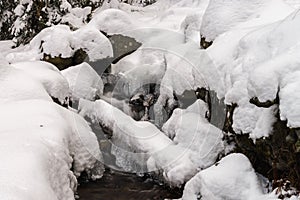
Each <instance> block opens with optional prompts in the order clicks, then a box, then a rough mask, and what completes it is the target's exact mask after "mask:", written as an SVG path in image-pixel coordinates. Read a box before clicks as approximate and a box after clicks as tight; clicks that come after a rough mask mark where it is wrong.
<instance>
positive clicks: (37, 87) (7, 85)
mask: <svg viewBox="0 0 300 200" xmlns="http://www.w3.org/2000/svg"><path fill="white" fill-rule="evenodd" d="M0 91H1V92H0V103H3V102H11V101H21V100H28V99H43V100H46V101H52V100H51V98H50V96H49V94H48V93H47V91H46V90H45V88H44V86H43V85H42V84H41V83H40V82H39V81H38V80H35V79H33V78H32V77H31V76H30V75H27V74H26V73H25V72H24V71H23V70H20V69H16V68H14V67H11V66H9V65H2V66H1V67H0Z"/></svg>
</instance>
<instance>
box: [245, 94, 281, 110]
mask: <svg viewBox="0 0 300 200" xmlns="http://www.w3.org/2000/svg"><path fill="white" fill-rule="evenodd" d="M249 102H250V103H252V104H254V105H256V106H257V107H263V108H269V107H271V106H273V105H275V104H278V103H279V97H278V96H277V98H276V99H274V100H273V101H270V100H268V101H266V102H261V101H259V100H258V98H257V97H253V98H251V99H250V101H249Z"/></svg>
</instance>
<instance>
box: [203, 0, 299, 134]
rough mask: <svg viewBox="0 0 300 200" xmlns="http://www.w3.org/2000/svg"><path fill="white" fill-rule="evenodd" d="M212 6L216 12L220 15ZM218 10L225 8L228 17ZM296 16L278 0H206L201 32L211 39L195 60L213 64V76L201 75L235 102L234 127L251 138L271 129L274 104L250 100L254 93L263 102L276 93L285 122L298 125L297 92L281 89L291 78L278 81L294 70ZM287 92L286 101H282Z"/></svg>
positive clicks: (226, 101) (220, 93) (269, 132)
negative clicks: (258, 105) (254, 102)
mask: <svg viewBox="0 0 300 200" xmlns="http://www.w3.org/2000/svg"><path fill="white" fill-rule="evenodd" d="M248 4H251V6H247V5H248ZM253 6H254V7H253ZM241 8H243V9H241ZM245 8H246V11H245V12H244V10H245ZM215 9H217V10H215ZM248 9H249V10H248ZM238 10H243V12H242V13H241V12H240V11H238ZM217 11H218V12H217ZM212 12H217V13H220V15H219V14H218V15H219V16H220V17H221V16H222V19H220V18H219V17H218V15H217V16H216V15H215V13H212ZM223 12H225V13H226V12H228V17H227V15H225V14H224V15H223ZM247 12H249V13H248V14H247ZM233 14H234V16H232V15H233ZM271 16H272V17H271ZM297 16H298V14H297V11H294V9H293V8H292V7H289V6H288V5H287V4H285V3H284V2H283V1H268V2H264V1H254V2H252V1H251V2H250V1H239V3H236V2H233V1H232V2H231V1H228V2H227V1H226V2H217V1H211V2H210V4H209V6H208V9H207V10H206V12H205V14H204V16H203V23H202V26H201V29H200V32H201V34H202V35H203V36H204V37H206V38H207V39H208V40H214V42H213V44H212V45H211V46H210V47H209V48H208V49H207V50H205V53H206V55H205V54H203V56H205V57H206V59H202V60H201V63H200V64H199V65H200V66H203V65H204V66H206V68H207V69H215V70H216V73H214V74H215V77H213V76H211V75H210V76H202V77H204V80H205V81H206V82H207V83H208V85H209V87H210V89H212V90H214V91H216V92H217V95H218V97H219V98H222V97H225V103H226V104H228V105H230V104H233V103H236V104H237V105H238V107H237V108H236V109H235V112H234V115H233V119H234V120H233V128H234V130H235V131H236V133H245V134H246V133H249V134H250V137H251V138H252V139H253V140H256V139H257V138H261V137H267V136H268V135H270V134H272V126H273V124H274V122H275V121H276V118H275V115H276V112H277V109H276V106H273V107H271V108H259V107H257V106H255V105H252V104H250V103H249V100H250V99H251V98H253V97H257V98H258V99H259V100H260V101H261V102H266V101H268V100H269V101H273V100H274V99H275V98H276V97H277V95H278V96H279V102H280V105H279V112H280V117H281V119H282V120H287V121H288V126H290V127H298V120H299V118H297V116H298V115H297V114H296V112H297V111H295V109H297V108H298V104H297V103H296V102H298V101H297V99H298V98H299V97H298V95H297V94H298V93H297V92H290V93H287V92H286V93H284V94H285V95H284V96H283V95H282V94H281V92H282V91H284V89H283V88H284V87H286V86H287V88H288V87H289V86H288V85H289V84H291V85H293V84H296V82H295V79H290V78H289V80H290V81H286V82H285V85H283V84H282V83H283V80H287V79H286V78H285V77H286V76H289V74H290V73H292V74H294V73H295V72H297V71H298V64H297V63H298V61H297V58H298V55H297V53H296V52H297V49H298V47H297V46H298V44H297V41H298V38H296V37H297V36H296V35H297V33H298V29H297V28H295V27H296V25H295V24H297V23H298V22H297V20H298V17H297ZM219 23H221V24H219ZM205 71H207V70H205V69H204V70H202V71H200V72H201V73H205ZM295 74H296V73H295ZM208 78H212V80H209V79H208ZM207 79H208V80H207ZM286 98H287V99H289V101H288V102H289V105H287V104H285V103H284V102H287V100H284V99H286ZM291 99H293V102H294V104H293V107H291V106H290V105H291V102H292V101H291ZM285 109H286V110H285ZM298 113H299V112H298ZM289 114H290V115H289Z"/></svg>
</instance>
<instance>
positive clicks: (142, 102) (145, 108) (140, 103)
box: [129, 93, 155, 121]
mask: <svg viewBox="0 0 300 200" xmlns="http://www.w3.org/2000/svg"><path fill="white" fill-rule="evenodd" d="M154 101H155V98H154V95H153V94H146V95H144V94H142V93H137V94H136V95H134V96H132V97H131V98H130V101H129V106H130V108H131V112H132V118H133V119H135V120H142V121H148V120H150V113H149V110H150V107H151V106H152V105H153V104H154Z"/></svg>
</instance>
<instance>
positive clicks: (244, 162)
mask: <svg viewBox="0 0 300 200" xmlns="http://www.w3.org/2000/svg"><path fill="white" fill-rule="evenodd" d="M198 194H200V195H201V196H202V198H201V199H203V200H209V199H214V200H222V199H236V200H253V199H257V200H259V199H268V198H267V197H265V196H264V195H263V192H262V187H261V185H260V184H259V181H258V178H257V176H256V174H255V171H254V169H253V168H252V165H251V163H250V161H249V160H248V158H247V157H246V156H244V155H243V154H236V153H234V154H230V155H228V156H226V157H224V158H223V159H222V160H220V161H219V162H217V163H216V164H215V165H213V166H212V167H210V168H208V169H205V170H202V171H201V172H199V173H198V174H197V175H196V176H194V177H193V178H192V179H191V180H190V181H188V182H187V184H186V185H185V188H184V192H183V197H182V200H197V199H198V198H197V197H198ZM272 199H275V198H272Z"/></svg>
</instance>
